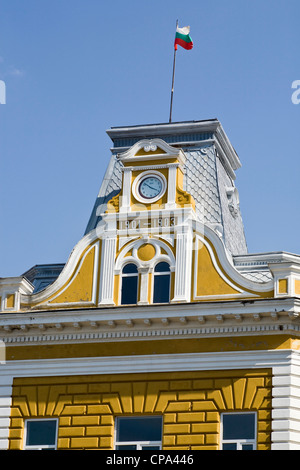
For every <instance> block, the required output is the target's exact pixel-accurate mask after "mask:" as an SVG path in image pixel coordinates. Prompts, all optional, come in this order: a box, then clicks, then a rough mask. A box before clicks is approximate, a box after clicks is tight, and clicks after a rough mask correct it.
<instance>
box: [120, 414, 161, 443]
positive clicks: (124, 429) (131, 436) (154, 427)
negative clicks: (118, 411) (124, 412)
mask: <svg viewBox="0 0 300 470" xmlns="http://www.w3.org/2000/svg"><path fill="white" fill-rule="evenodd" d="M161 434H162V417H161V416H149V417H142V418H125V417H124V418H119V419H118V426H117V441H118V442H120V441H126V442H130V441H131V442H134V441H137V442H140V441H160V440H161Z"/></svg>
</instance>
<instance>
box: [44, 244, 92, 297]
mask: <svg viewBox="0 0 300 470" xmlns="http://www.w3.org/2000/svg"><path fill="white" fill-rule="evenodd" d="M94 262H95V247H94V248H92V249H91V250H90V251H89V252H88V253H87V255H86V256H85V258H84V260H83V261H82V264H81V266H80V267H79V268H78V270H77V271H76V273H75V275H74V278H73V280H72V281H71V282H70V284H69V285H68V287H67V288H66V289H65V290H64V291H63V292H62V293H61V294H60V295H58V296H57V297H55V298H54V299H53V300H52V301H51V302H50V303H55V304H57V303H58V304H60V303H67V302H90V301H91V300H92V291H93V279H94Z"/></svg>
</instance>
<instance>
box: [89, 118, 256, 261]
mask: <svg viewBox="0 0 300 470" xmlns="http://www.w3.org/2000/svg"><path fill="white" fill-rule="evenodd" d="M107 134H108V135H109V137H110V138H111V140H112V143H113V146H112V147H111V158H110V162H109V164H108V168H107V171H106V174H105V176H104V179H103V182H102V185H101V187H100V191H99V193H98V196H97V199H96V202H95V205H94V208H93V211H92V214H91V217H90V220H89V222H88V225H87V228H86V232H85V233H86V234H87V233H89V232H90V231H91V230H93V229H94V228H95V227H96V226H97V224H98V223H99V221H100V220H101V215H100V214H101V213H104V212H105V207H106V204H107V202H108V201H109V200H110V199H111V198H112V197H113V196H115V195H116V194H118V192H119V191H120V189H121V185H122V174H121V166H122V163H121V161H120V160H119V159H118V158H117V156H118V155H119V154H120V153H122V152H124V151H126V150H127V149H129V148H130V147H132V146H133V145H134V144H135V143H136V142H138V141H140V140H142V139H155V138H159V139H162V140H164V141H165V142H166V143H167V144H169V145H171V146H173V147H177V148H178V147H180V148H181V149H182V150H183V152H184V154H185V156H186V161H185V165H184V182H183V183H184V189H185V190H186V191H187V192H188V193H190V194H191V195H192V196H193V198H194V200H195V203H196V213H197V217H198V219H199V221H201V222H203V223H204V224H207V225H208V226H210V228H213V229H214V230H215V231H216V232H217V233H218V234H219V235H220V236H221V237H222V238H223V240H224V243H225V246H226V248H227V249H228V250H229V252H230V253H231V254H233V255H240V254H246V253H247V246H246V240H245V235H244V228H243V222H242V217H241V213H240V208H239V197H238V191H237V188H236V186H235V183H234V181H235V179H236V174H235V172H236V170H237V169H238V168H240V167H241V162H240V159H239V157H238V155H237V153H236V151H235V149H234V148H233V146H232V144H231V143H230V141H229V139H228V137H227V135H226V133H225V131H224V129H223V127H222V125H221V123H220V122H219V121H218V119H209V120H202V121H184V122H174V123H159V124H146V125H136V126H123V127H111V128H110V129H109V130H107Z"/></svg>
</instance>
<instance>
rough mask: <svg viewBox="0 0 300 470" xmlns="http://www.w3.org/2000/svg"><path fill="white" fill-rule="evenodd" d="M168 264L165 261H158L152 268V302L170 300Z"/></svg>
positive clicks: (159, 302) (158, 302) (166, 301)
mask: <svg viewBox="0 0 300 470" xmlns="http://www.w3.org/2000/svg"><path fill="white" fill-rule="evenodd" d="M170 279H171V271H170V266H169V264H168V263H166V262H165V261H162V262H160V263H158V264H157V265H156V266H155V268H154V286H153V303H154V304H161V303H168V302H170V284H171V283H170Z"/></svg>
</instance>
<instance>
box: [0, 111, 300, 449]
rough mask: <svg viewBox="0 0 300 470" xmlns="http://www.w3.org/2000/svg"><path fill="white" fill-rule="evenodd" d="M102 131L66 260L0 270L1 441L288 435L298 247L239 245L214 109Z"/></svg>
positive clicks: (232, 443) (299, 294) (240, 231)
mask: <svg viewBox="0 0 300 470" xmlns="http://www.w3.org/2000/svg"><path fill="white" fill-rule="evenodd" d="M107 132H108V135H109V137H110V138H111V140H112V148H111V155H110V158H109V159H108V166H107V171H106V173H105V176H104V179H103V182H102V184H101V187H100V191H99V194H98V196H97V198H96V202H95V204H94V207H93V210H92V213H91V216H90V219H89V222H88V225H87V227H86V231H85V234H84V236H83V238H82V239H81V240H80V241H79V242H78V244H77V245H76V246H75V247H74V249H73V251H72V252H71V254H70V257H69V259H68V261H67V263H66V264H65V265H53V264H51V265H43V266H39V265H38V266H34V267H33V268H31V269H30V270H29V271H27V272H26V273H24V275H22V276H19V277H14V278H1V279H0V312H1V313H0V339H1V347H2V352H3V355H2V359H3V360H2V363H1V364H0V447H1V449H11V450H15V449H19V450H29V449H40V448H53V449H58V450H65V449H71V450H72V449H77V450H81V449H82V450H84V449H98V450H112V449H132V450H134V449H137V450H139V449H148V450H149V449H163V450H188V451H189V450H226V449H228V450H249V449H257V450H278V449H282V450H292V449H300V397H299V393H298V390H299V385H300V383H299V376H300V367H299V366H300V358H299V348H300V341H299V325H300V323H299V308H300V257H299V256H298V255H293V254H290V253H286V252H276V253H273V252H269V253H260V254H250V253H248V251H247V244H246V239H245V234H244V227H243V221H242V217H241V211H240V205H239V195H238V190H237V188H236V185H235V179H236V171H237V170H238V168H239V167H240V165H241V164H240V160H239V157H238V155H237V153H236V152H235V150H234V148H233V146H232V145H231V143H230V141H229V139H228V137H227V135H226V134H225V132H224V130H223V127H222V126H221V124H220V122H219V121H218V120H216V119H215V120H208V121H191V122H181V123H171V124H155V125H145V126H132V127H118V128H111V129H109V130H108V131H107Z"/></svg>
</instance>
